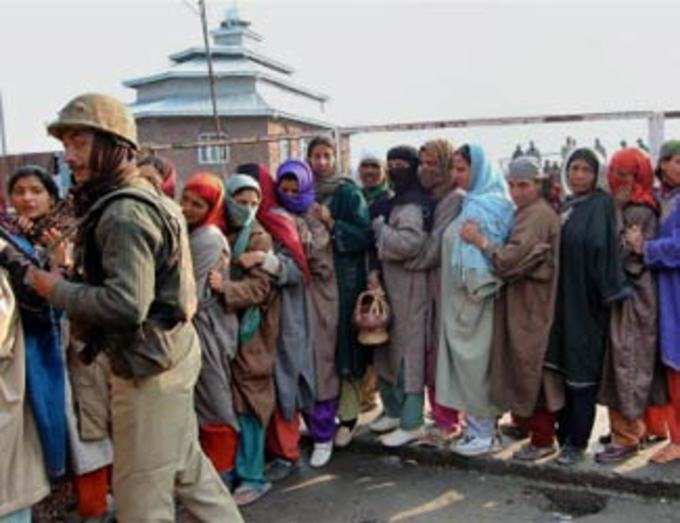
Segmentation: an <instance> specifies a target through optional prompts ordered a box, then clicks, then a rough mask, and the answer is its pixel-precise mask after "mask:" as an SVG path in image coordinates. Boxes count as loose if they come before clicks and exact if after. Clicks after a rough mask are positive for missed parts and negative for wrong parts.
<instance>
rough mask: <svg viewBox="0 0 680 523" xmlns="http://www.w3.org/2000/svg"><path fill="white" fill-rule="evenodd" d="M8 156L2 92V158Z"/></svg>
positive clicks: (0, 104) (0, 130)
mask: <svg viewBox="0 0 680 523" xmlns="http://www.w3.org/2000/svg"><path fill="white" fill-rule="evenodd" d="M6 154H7V134H6V132H5V111H4V109H3V107H2V92H0V156H5V155H6Z"/></svg>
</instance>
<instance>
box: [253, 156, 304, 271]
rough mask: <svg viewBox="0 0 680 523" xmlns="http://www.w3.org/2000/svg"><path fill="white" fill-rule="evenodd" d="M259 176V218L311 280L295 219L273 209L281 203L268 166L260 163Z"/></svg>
mask: <svg viewBox="0 0 680 523" xmlns="http://www.w3.org/2000/svg"><path fill="white" fill-rule="evenodd" d="M258 176H259V180H258V181H259V182H260V188H261V189H262V201H261V202H260V208H259V209H258V210H257V220H258V221H259V222H260V223H261V224H262V226H263V227H264V228H265V229H266V230H267V232H269V234H271V235H272V237H273V238H274V239H275V240H277V241H279V242H281V243H282V244H283V246H284V247H285V248H286V249H288V251H289V252H290V254H291V255H292V256H293V260H295V263H296V264H297V266H298V267H299V268H300V270H301V271H302V273H303V274H304V277H305V281H309V278H310V273H309V264H308V263H307V256H306V255H305V250H304V248H303V247H302V242H301V241H300V234H299V233H298V230H297V227H296V226H295V221H294V220H293V218H292V217H290V216H289V215H287V214H282V213H280V212H274V211H273V209H274V208H275V207H278V206H279V205H278V202H277V200H276V190H275V186H274V180H273V179H272V177H271V176H270V175H269V171H268V170H267V168H266V167H264V166H262V165H259V166H258Z"/></svg>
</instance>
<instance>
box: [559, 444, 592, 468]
mask: <svg viewBox="0 0 680 523" xmlns="http://www.w3.org/2000/svg"><path fill="white" fill-rule="evenodd" d="M585 456H586V451H585V450H584V449H577V448H576V447H572V446H571V445H566V446H565V447H564V448H563V449H562V452H560V455H559V457H558V458H557V463H558V465H562V466H564V467H571V466H574V465H576V464H578V463H580V462H581V461H583V460H584V459H585Z"/></svg>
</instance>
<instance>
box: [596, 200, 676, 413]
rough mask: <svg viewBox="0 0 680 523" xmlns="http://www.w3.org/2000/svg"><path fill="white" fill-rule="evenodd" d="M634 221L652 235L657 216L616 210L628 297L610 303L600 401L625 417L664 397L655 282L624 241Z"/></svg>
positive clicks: (640, 209) (636, 209)
mask: <svg viewBox="0 0 680 523" xmlns="http://www.w3.org/2000/svg"><path fill="white" fill-rule="evenodd" d="M633 224H637V225H640V227H641V229H642V234H643V236H644V238H645V239H650V238H655V237H656V230H657V225H658V219H657V216H656V214H655V213H654V211H652V210H651V209H650V208H649V207H646V206H642V205H630V206H628V207H626V208H625V210H624V211H623V212H617V225H618V229H619V237H620V238H621V240H622V241H621V245H622V247H621V249H622V251H621V254H622V257H621V259H622V260H623V263H624V270H625V271H626V277H627V279H628V283H629V285H630V286H631V287H632V288H633V296H632V297H631V298H629V299H627V300H624V301H620V302H616V303H614V304H612V306H611V323H610V337H609V345H608V347H607V352H606V353H605V359H604V367H603V370H602V381H601V388H600V403H602V404H603V405H606V406H608V407H610V408H613V409H615V410H617V411H619V412H620V413H621V414H623V416H624V417H625V418H627V419H629V420H636V419H639V418H640V417H642V415H643V413H644V411H645V408H646V407H647V406H648V405H650V404H656V405H663V404H664V403H666V401H667V397H666V388H665V380H664V374H663V371H662V369H661V364H660V357H659V356H660V355H659V351H658V348H657V329H658V326H657V294H656V281H655V279H654V275H653V273H652V271H651V270H649V269H647V268H646V267H645V264H644V260H643V258H642V256H640V255H637V254H635V253H632V252H630V251H629V250H628V249H627V248H625V247H624V246H623V245H624V243H623V235H624V233H625V230H626V228H627V227H628V226H630V225H633Z"/></svg>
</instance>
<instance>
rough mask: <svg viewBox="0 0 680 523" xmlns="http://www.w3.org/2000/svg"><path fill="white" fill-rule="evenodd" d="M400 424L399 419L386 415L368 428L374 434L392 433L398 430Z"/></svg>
mask: <svg viewBox="0 0 680 523" xmlns="http://www.w3.org/2000/svg"><path fill="white" fill-rule="evenodd" d="M399 423H400V420H399V418H390V417H389V416H387V415H386V414H385V415H383V416H380V417H379V418H378V419H377V420H375V421H374V422H373V423H371V424H370V425H369V426H368V428H370V429H371V431H373V432H390V431H392V430H394V429H398V428H399Z"/></svg>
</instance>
